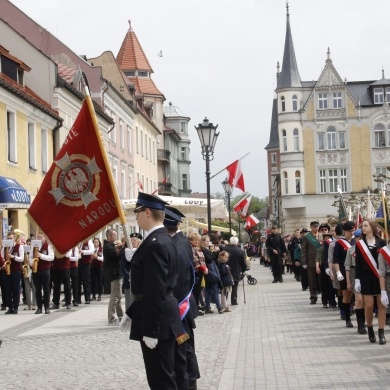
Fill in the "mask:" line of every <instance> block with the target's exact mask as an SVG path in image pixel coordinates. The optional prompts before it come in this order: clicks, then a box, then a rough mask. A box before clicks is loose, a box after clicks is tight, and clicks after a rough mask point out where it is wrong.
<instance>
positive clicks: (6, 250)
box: [4, 247, 11, 275]
mask: <svg viewBox="0 0 390 390" xmlns="http://www.w3.org/2000/svg"><path fill="white" fill-rule="evenodd" d="M4 258H5V274H6V275H11V260H10V258H9V248H8V247H5V248H4Z"/></svg>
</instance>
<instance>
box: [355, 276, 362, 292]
mask: <svg viewBox="0 0 390 390" xmlns="http://www.w3.org/2000/svg"><path fill="white" fill-rule="evenodd" d="M355 291H356V292H357V293H358V294H360V292H361V291H362V286H361V284H360V279H355Z"/></svg>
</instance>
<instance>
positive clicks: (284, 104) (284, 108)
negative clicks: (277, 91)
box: [280, 96, 286, 112]
mask: <svg viewBox="0 0 390 390" xmlns="http://www.w3.org/2000/svg"><path fill="white" fill-rule="evenodd" d="M280 100H281V101H282V112H285V111H286V100H285V99H284V96H282V97H281V98H280Z"/></svg>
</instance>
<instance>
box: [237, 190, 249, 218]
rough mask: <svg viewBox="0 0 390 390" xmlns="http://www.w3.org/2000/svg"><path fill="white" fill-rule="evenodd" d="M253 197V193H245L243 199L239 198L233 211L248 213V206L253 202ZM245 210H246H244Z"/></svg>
mask: <svg viewBox="0 0 390 390" xmlns="http://www.w3.org/2000/svg"><path fill="white" fill-rule="evenodd" d="M251 199H252V195H249V194H248V195H245V196H244V197H243V198H242V199H241V200H239V201H238V202H237V203H236V204H235V205H234V207H233V211H235V212H236V213H241V214H244V215H246V213H247V212H248V207H249V204H250V202H251ZM244 210H245V212H244Z"/></svg>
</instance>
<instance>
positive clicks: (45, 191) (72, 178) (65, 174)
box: [28, 96, 123, 256]
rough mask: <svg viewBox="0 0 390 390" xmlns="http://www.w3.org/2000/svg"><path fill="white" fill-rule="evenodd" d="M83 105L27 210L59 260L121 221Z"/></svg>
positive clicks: (89, 116)
mask: <svg viewBox="0 0 390 390" xmlns="http://www.w3.org/2000/svg"><path fill="white" fill-rule="evenodd" d="M87 99H91V98H90V97H89V96H88V97H87V98H86V100H84V103H83V106H82V107H81V110H80V113H79V115H78V116H77V118H76V121H75V123H74V125H73V127H72V128H71V129H70V131H69V133H68V136H67V137H66V139H65V142H64V144H63V145H62V148H61V150H60V151H59V152H58V154H57V156H56V157H55V160H54V162H53V164H52V165H51V167H50V169H49V171H48V172H47V173H46V176H45V178H44V180H43V182H42V184H41V186H40V189H39V191H38V193H37V195H36V197H35V199H34V201H33V203H32V204H31V206H30V208H29V210H28V217H29V218H30V219H31V220H32V222H34V223H35V224H36V225H38V227H39V229H41V231H42V232H43V233H44V234H45V235H46V236H47V238H48V241H49V242H50V243H51V244H52V245H53V247H54V252H55V253H56V255H59V256H63V255H64V254H65V253H66V252H67V251H68V250H70V249H72V248H73V247H75V246H76V245H77V244H78V243H79V242H82V241H83V240H85V239H87V238H89V237H91V236H93V235H94V234H95V233H97V232H98V231H99V230H101V229H102V228H103V227H104V226H106V225H108V224H110V223H112V222H113V221H115V220H116V219H118V218H119V217H120V216H121V215H120V212H121V211H119V210H118V208H117V202H116V199H119V197H118V194H117V193H115V191H116V189H115V187H113V186H112V185H111V184H110V183H114V181H113V179H112V173H111V171H110V170H109V165H108V160H107V158H106V155H105V151H104V147H103V144H102V141H101V139H98V136H99V137H100V134H99V131H98V129H97V122H96V118H95V117H94V113H93V107H92V101H91V102H88V101H87ZM88 103H90V105H89V104H88ZM90 107H91V108H90ZM94 120H95V121H94ZM95 124H96V130H95ZM97 134H99V135H97ZM110 175H111V177H110ZM122 213H123V212H122Z"/></svg>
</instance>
